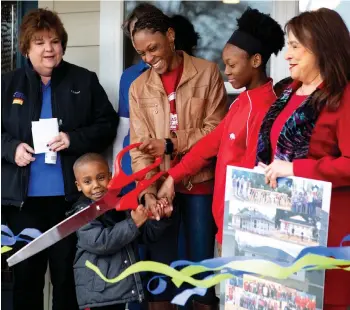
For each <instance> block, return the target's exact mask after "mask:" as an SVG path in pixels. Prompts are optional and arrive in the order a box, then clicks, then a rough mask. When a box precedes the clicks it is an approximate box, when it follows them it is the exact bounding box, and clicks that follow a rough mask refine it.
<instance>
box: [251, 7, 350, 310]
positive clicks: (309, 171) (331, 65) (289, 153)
mask: <svg viewBox="0 0 350 310" xmlns="http://www.w3.org/2000/svg"><path fill="white" fill-rule="evenodd" d="M286 30H287V34H288V51H287V54H286V60H287V61H288V62H289V65H290V73H291V77H292V78H293V80H294V82H293V83H292V85H291V86H290V87H288V88H287V89H286V90H285V91H284V92H283V94H282V95H281V97H280V98H279V99H278V100H277V101H276V102H275V103H274V104H273V105H272V106H271V108H270V110H269V112H268V113H267V114H266V116H265V119H264V121H263V124H262V126H261V128H260V133H259V138H258V150H257V162H259V165H260V166H262V167H263V168H264V169H265V175H266V182H267V183H269V184H270V185H271V186H272V187H275V186H276V179H277V178H278V177H286V176H298V177H303V178H310V179H317V180H323V181H328V182H332V186H333V190H332V197H331V208H330V223H329V235H328V246H339V245H340V242H341V240H342V238H343V237H344V236H346V235H348V234H350V224H349V218H350V136H349V134H350V83H349V80H350V36H349V32H348V29H347V27H346V25H345V23H344V21H343V20H342V18H341V17H340V16H339V14H338V13H336V12H335V11H332V10H329V9H324V8H323V9H320V10H317V11H313V12H304V13H302V14H300V15H299V16H296V17H294V18H292V19H291V20H290V21H289V22H288V23H287V25H286ZM349 306H350V273H349V272H346V271H343V270H334V271H327V272H326V280H325V298H324V309H326V310H329V309H339V310H340V309H344V310H345V309H347V307H349Z"/></svg>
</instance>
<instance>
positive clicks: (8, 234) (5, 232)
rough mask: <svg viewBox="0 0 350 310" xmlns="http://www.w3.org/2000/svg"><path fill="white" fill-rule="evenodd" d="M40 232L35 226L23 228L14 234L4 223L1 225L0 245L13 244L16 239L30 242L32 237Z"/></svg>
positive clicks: (37, 235) (35, 236)
mask: <svg viewBox="0 0 350 310" xmlns="http://www.w3.org/2000/svg"><path fill="white" fill-rule="evenodd" d="M40 235H41V232H40V231H39V230H37V229H35V228H25V229H23V230H22V231H21V232H20V233H19V234H18V235H17V236H15V235H14V233H13V232H12V230H11V229H10V228H9V227H7V226H6V225H1V245H2V246H5V245H6V246H10V245H14V244H15V243H16V242H17V241H23V242H26V243H29V242H31V241H32V240H33V239H35V238H37V237H39V236H40ZM21 236H26V237H29V238H30V239H28V238H22V237H21Z"/></svg>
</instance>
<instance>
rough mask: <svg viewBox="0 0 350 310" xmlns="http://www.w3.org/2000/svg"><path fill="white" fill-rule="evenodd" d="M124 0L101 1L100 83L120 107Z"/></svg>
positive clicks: (113, 102)
mask: <svg viewBox="0 0 350 310" xmlns="http://www.w3.org/2000/svg"><path fill="white" fill-rule="evenodd" d="M123 15H124V2H123V1H101V2H100V72H99V73H100V74H99V77H100V83H101V85H102V86H103V88H104V89H105V91H106V93H107V95H108V98H109V100H110V101H111V102H112V104H113V107H114V108H115V109H118V94H119V80H120V76H121V74H122V73H123V55H124V53H123V41H124V38H123V32H122V30H121V24H122V22H123V18H124V16H123Z"/></svg>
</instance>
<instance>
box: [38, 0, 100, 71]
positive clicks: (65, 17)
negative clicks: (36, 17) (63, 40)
mask: <svg viewBox="0 0 350 310" xmlns="http://www.w3.org/2000/svg"><path fill="white" fill-rule="evenodd" d="M38 5H39V8H48V9H50V10H53V11H55V12H57V13H58V15H59V16H60V18H61V20H62V22H63V25H64V27H65V29H66V31H67V33H68V45H67V50H66V54H65V55H64V60H66V61H68V62H71V63H73V64H75V65H78V66H81V67H84V68H87V69H89V70H91V71H94V72H96V73H97V75H99V68H100V62H99V59H100V51H99V48H100V1H59V0H50V1H39V3H38Z"/></svg>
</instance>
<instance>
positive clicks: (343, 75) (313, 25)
mask: <svg viewBox="0 0 350 310" xmlns="http://www.w3.org/2000/svg"><path fill="white" fill-rule="evenodd" d="M285 30H286V31H287V32H289V31H291V32H292V33H293V34H294V35H295V37H296V38H297V39H298V40H299V41H300V43H301V44H302V45H304V46H305V47H306V48H308V49H309V50H311V51H312V52H313V53H314V54H315V56H316V58H317V61H318V66H319V68H320V73H321V75H322V78H323V86H322V88H321V89H320V90H318V91H317V92H316V93H315V96H314V98H313V99H312V102H313V104H315V106H316V108H317V109H321V108H322V107H323V106H324V105H325V106H326V107H327V108H328V109H329V110H332V111H334V110H336V109H337V108H338V107H339V104H340V100H341V97H342V95H343V91H344V89H345V87H346V85H347V84H348V82H349V80H350V34H349V30H348V29H347V27H346V25H345V23H344V21H343V19H342V18H341V17H340V15H339V14H338V13H337V12H335V11H333V10H330V9H326V8H322V9H319V10H317V11H310V12H303V13H301V14H300V15H298V16H295V17H293V18H292V19H291V20H290V21H288V22H287V24H286V26H285Z"/></svg>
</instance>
